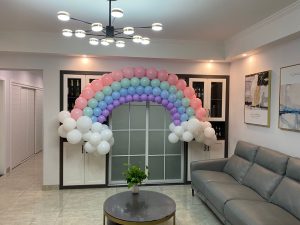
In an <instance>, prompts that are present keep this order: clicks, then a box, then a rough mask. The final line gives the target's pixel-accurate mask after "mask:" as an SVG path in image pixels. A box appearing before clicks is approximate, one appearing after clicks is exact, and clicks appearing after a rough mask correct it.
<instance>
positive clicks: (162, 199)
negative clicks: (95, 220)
mask: <svg viewBox="0 0 300 225" xmlns="http://www.w3.org/2000/svg"><path fill="white" fill-rule="evenodd" d="M103 209H104V211H105V212H106V213H107V214H109V215H110V216H112V217H114V218H117V219H120V220H124V221H130V222H151V221H156V220H161V219H162V218H165V217H167V216H170V215H171V214H173V213H175V211H176V204H175V202H174V200H173V199H171V198H170V197H169V196H167V195H164V194H161V193H158V192H154V191H140V192H139V193H138V194H132V192H131V191H126V192H121V193H118V194H115V195H113V196H111V197H109V198H108V199H106V201H105V202H104V205H103Z"/></svg>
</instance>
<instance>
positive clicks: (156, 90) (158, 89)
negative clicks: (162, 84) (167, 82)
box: [152, 87, 161, 96]
mask: <svg viewBox="0 0 300 225" xmlns="http://www.w3.org/2000/svg"><path fill="white" fill-rule="evenodd" d="M152 93H153V94H154V95H155V96H159V95H160V93H161V90H160V88H158V87H155V88H153V90H152Z"/></svg>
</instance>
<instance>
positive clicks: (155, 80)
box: [151, 79, 160, 87]
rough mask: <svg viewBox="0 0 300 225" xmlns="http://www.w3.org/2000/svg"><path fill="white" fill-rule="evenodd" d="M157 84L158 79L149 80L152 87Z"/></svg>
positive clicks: (157, 85)
mask: <svg viewBox="0 0 300 225" xmlns="http://www.w3.org/2000/svg"><path fill="white" fill-rule="evenodd" d="M159 85H160V80H159V79H154V80H151V86H152V87H159Z"/></svg>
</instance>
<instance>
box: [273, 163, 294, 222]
mask: <svg viewBox="0 0 300 225" xmlns="http://www.w3.org/2000/svg"><path fill="white" fill-rule="evenodd" d="M271 202H272V203H274V204H276V205H278V206H280V207H282V208H284V209H285V210H287V211H288V212H290V213H291V214H293V215H294V216H295V217H297V218H298V219H300V159H296V158H290V159H289V161H288V165H287V171H286V176H285V177H284V178H283V180H282V181H281V182H280V184H279V185H278V187H277V188H276V190H275V191H274V193H273V195H272V196H271Z"/></svg>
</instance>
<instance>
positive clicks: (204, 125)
mask: <svg viewBox="0 0 300 225" xmlns="http://www.w3.org/2000/svg"><path fill="white" fill-rule="evenodd" d="M202 127H203V130H204V129H205V128H207V127H211V123H210V122H208V121H205V122H203V124H202Z"/></svg>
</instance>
